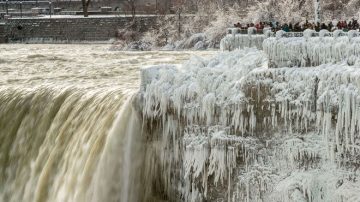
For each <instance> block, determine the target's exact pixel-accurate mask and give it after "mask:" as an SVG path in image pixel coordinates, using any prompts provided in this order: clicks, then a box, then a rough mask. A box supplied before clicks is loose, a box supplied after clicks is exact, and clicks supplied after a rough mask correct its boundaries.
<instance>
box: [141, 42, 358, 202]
mask: <svg viewBox="0 0 360 202" xmlns="http://www.w3.org/2000/svg"><path fill="white" fill-rule="evenodd" d="M358 68H359V67H358V66H356V65H355V66H348V65H347V64H346V63H338V64H330V65H321V66H318V67H314V68H278V69H269V68H267V59H266V56H265V55H264V53H263V52H261V51H257V50H255V49H245V50H237V51H234V52H227V53H220V54H219V55H218V56H216V57H214V58H212V59H210V60H204V59H201V58H192V59H191V60H190V61H189V62H187V63H185V64H184V65H183V66H182V67H181V68H178V67H175V66H166V67H164V66H162V67H153V68H149V69H144V70H143V73H142V74H143V78H142V79H143V82H142V90H141V92H140V93H141V98H140V99H139V102H140V103H142V104H141V107H142V117H143V121H144V128H145V130H146V131H148V135H147V136H146V137H147V138H146V139H147V142H148V143H147V145H148V146H147V152H146V157H145V159H146V162H145V164H144V167H145V169H146V171H147V173H146V176H154V177H153V178H148V179H147V180H150V181H152V184H153V185H154V186H153V187H152V188H151V190H150V192H153V193H157V195H158V196H159V198H163V199H164V200H165V199H166V200H169V201H294V202H295V201H296V202H298V201H314V202H315V201H356V200H358V199H359V198H360V195H359V193H358V190H359V188H360V182H359V181H358V168H359V167H360V153H359V152H360V151H359V150H360V137H359V131H360V96H359V95H360V94H359V87H360V86H359V84H360V81H359V78H360V71H359V69H358Z"/></svg>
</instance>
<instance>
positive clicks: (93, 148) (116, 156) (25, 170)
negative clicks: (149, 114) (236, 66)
mask: <svg viewBox="0 0 360 202" xmlns="http://www.w3.org/2000/svg"><path fill="white" fill-rule="evenodd" d="M191 54H193V53H191V52H115V51H114V52H112V51H108V46H105V45H0V202H21V201H26V202H28V201H37V202H42V201H51V202H55V201H59V202H60V201H61V202H63V201H95V202H96V201H109V202H110V201H122V200H126V201H136V200H137V199H136V198H134V197H135V196H134V195H128V194H127V193H128V192H134V191H136V190H140V188H138V186H136V185H133V184H131V186H130V183H134V179H135V178H136V176H134V174H133V172H134V169H135V170H136V167H137V166H140V163H138V162H137V161H134V159H136V156H133V155H135V154H132V153H129V152H128V150H129V149H128V148H129V147H140V146H141V144H140V143H141V136H139V135H134V136H129V134H139V133H140V132H139V131H140V129H141V124H142V123H140V121H139V118H138V117H137V113H136V111H135V110H134V109H133V107H132V106H131V97H132V96H133V94H134V93H135V92H137V90H138V89H139V83H140V82H139V77H140V76H139V68H140V67H144V66H148V65H154V64H166V63H181V62H182V61H183V60H186V59H188V58H189V57H190V55H191ZM195 54H198V55H209V54H212V53H210V52H202V53H201V52H197V53H195ZM126 100H127V101H126ZM124 103H125V104H124ZM137 142H139V145H135V144H136V143H137ZM139 149H141V148H139ZM132 150H133V151H134V148H132ZM139 161H140V159H139ZM124 164H132V165H134V166H132V167H129V166H127V167H126V166H124ZM132 168H134V169H132ZM134 177H135V178H134ZM129 189H136V190H129ZM124 193H126V194H124Z"/></svg>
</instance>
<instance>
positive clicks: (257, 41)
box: [220, 28, 270, 51]
mask: <svg viewBox="0 0 360 202" xmlns="http://www.w3.org/2000/svg"><path fill="white" fill-rule="evenodd" d="M269 34H270V32H268V30H265V32H264V34H256V29H255V28H249V29H248V33H247V34H240V30H239V29H237V28H233V29H229V30H228V34H227V35H226V36H225V37H224V38H223V39H222V40H221V41H220V49H221V50H222V51H232V50H235V49H241V48H251V47H256V48H257V49H259V50H262V43H263V41H264V40H265V39H266V38H267V37H269V36H270V35H269Z"/></svg>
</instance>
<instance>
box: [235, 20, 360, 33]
mask: <svg viewBox="0 0 360 202" xmlns="http://www.w3.org/2000/svg"><path fill="white" fill-rule="evenodd" d="M234 27H237V28H240V29H247V28H249V27H255V28H256V29H257V30H258V31H261V30H263V29H265V28H270V29H271V30H272V31H274V32H276V31H279V30H283V31H285V32H302V31H304V30H306V29H313V30H315V31H320V30H323V29H326V30H329V31H330V32H332V31H334V30H343V31H345V32H347V31H349V30H359V28H360V24H359V22H358V21H357V20H355V19H352V20H351V21H349V22H347V21H338V22H337V23H333V22H329V23H319V22H318V23H314V22H312V23H311V22H309V21H308V20H306V21H305V22H303V23H300V22H297V23H295V24H293V23H284V24H280V23H279V22H259V23H256V24H254V23H250V24H241V23H236V24H234Z"/></svg>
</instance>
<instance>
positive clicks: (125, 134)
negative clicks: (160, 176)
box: [86, 96, 144, 202]
mask: <svg viewBox="0 0 360 202" xmlns="http://www.w3.org/2000/svg"><path fill="white" fill-rule="evenodd" d="M132 101H133V97H132V96H131V97H130V98H128V99H127V101H126V102H125V103H124V105H123V106H122V107H121V110H120V112H119V114H118V117H117V119H116V120H115V122H114V124H113V126H112V128H111V130H110V131H109V135H108V137H107V140H106V144H105V146H104V151H103V153H102V155H101V157H100V161H99V163H98V167H97V169H96V172H95V175H94V179H93V182H92V184H91V186H92V187H91V188H90V189H89V191H88V195H89V198H88V199H87V200H86V201H94V202H97V201H109V202H112V201H114V202H115V201H124V202H126V201H138V200H139V198H137V197H138V196H139V195H141V192H140V190H139V189H140V188H141V184H140V182H141V180H140V179H139V171H138V170H139V168H140V166H141V163H142V155H143V152H144V151H143V145H142V140H141V126H142V125H141V124H142V122H141V121H140V119H139V117H138V116H139V114H138V113H137V112H136V111H135V110H134V109H133V107H132ZM136 171H137V172H136Z"/></svg>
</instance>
